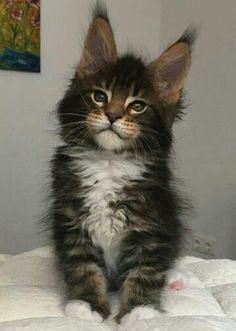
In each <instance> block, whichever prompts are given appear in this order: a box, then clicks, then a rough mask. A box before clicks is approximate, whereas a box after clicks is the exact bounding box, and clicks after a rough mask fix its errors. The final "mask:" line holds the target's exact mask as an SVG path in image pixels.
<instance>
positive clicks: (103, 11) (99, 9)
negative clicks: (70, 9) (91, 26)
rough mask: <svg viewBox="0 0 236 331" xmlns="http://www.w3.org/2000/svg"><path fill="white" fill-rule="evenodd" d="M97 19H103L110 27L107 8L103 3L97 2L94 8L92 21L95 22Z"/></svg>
mask: <svg viewBox="0 0 236 331" xmlns="http://www.w3.org/2000/svg"><path fill="white" fill-rule="evenodd" d="M97 18H102V19H103V20H104V21H106V22H107V23H108V24H109V25H110V20H109V16H108V13H107V8H106V5H105V3H104V2H102V1H96V3H95V6H94V7H93V8H92V21H95V20H96V19H97Z"/></svg>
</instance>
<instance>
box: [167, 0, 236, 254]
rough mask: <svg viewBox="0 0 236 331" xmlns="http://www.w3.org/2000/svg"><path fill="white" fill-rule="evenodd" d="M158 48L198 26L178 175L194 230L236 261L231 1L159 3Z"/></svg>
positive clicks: (235, 68)
mask: <svg viewBox="0 0 236 331" xmlns="http://www.w3.org/2000/svg"><path fill="white" fill-rule="evenodd" d="M161 9H162V10H161V44H162V46H163V47H164V45H165V46H166V45H167V43H168V42H172V41H173V40H174V39H175V38H176V37H178V36H180V34H181V33H182V32H183V31H184V30H185V28H186V26H187V25H189V24H191V23H195V24H200V26H201V30H200V36H199V38H198V42H197V44H196V51H195V56H194V62H193V66H192V69H191V73H190V76H189V80H188V84H187V87H188V89H189V91H190V93H189V99H190V100H191V101H192V105H191V107H190V108H189V111H188V115H187V116H186V117H185V120H184V121H183V122H182V124H178V125H176V137H177V144H176V145H177V146H176V150H177V153H178V156H179V163H178V166H179V169H180V170H179V172H180V175H181V177H182V178H184V180H185V182H186V183H187V187H188V191H189V192H191V194H192V198H193V201H194V205H195V206H196V215H195V217H193V220H192V222H191V224H190V225H191V226H192V229H193V231H194V232H196V233H200V234H207V235H210V236H213V237H215V238H216V239H217V247H216V254H217V257H231V258H236V245H235V236H236V148H235V143H236V130H235V125H236V106H235V105H236V103H235V96H236V84H235V80H236V24H235V13H236V1H235V0H227V1H222V0H198V1H196V0H178V1H176V0H162V2H161Z"/></svg>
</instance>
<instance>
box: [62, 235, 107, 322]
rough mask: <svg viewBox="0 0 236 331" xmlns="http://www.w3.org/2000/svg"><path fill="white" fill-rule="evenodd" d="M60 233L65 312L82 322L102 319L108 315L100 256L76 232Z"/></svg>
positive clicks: (105, 285) (83, 237)
mask: <svg viewBox="0 0 236 331" xmlns="http://www.w3.org/2000/svg"><path fill="white" fill-rule="evenodd" d="M58 232H59V233H61V231H58ZM62 233H63V237H61V236H60V237H59V236H57V243H56V251H57V255H58V259H59V265H60V267H61V270H62V271H63V273H64V280H65V283H66V289H67V300H68V302H67V305H66V307H65V311H66V313H67V315H70V316H74V317H75V316H76V317H79V318H81V319H89V320H97V321H99V320H102V319H104V318H106V317H107V316H108V315H109V314H110V308H109V300H108V295H107V279H106V277H105V275H104V272H103V265H104V261H103V257H102V254H101V252H99V250H98V249H97V248H96V247H94V246H93V244H92V242H91V240H90V238H89V237H86V236H85V235H84V233H82V231H80V230H79V229H75V230H73V229H71V230H70V231H68V232H66V231H65V230H64V229H63V232H62ZM101 316H102V318H101Z"/></svg>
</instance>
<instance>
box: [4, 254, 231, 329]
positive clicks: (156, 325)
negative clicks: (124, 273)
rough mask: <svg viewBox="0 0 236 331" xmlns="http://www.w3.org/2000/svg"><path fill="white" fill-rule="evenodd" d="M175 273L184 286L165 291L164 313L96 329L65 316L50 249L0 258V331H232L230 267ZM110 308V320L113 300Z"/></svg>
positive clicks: (184, 264)
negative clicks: (181, 276) (183, 278)
mask: <svg viewBox="0 0 236 331" xmlns="http://www.w3.org/2000/svg"><path fill="white" fill-rule="evenodd" d="M178 270H179V271H180V272H182V273H183V274H184V275H185V276H186V277H187V278H188V284H187V285H186V286H185V287H184V288H183V289H181V290H178V291H176V290H172V289H166V290H165V292H164V294H163V306H164V309H165V313H163V314H161V315H160V316H158V317H156V318H154V319H149V320H140V321H136V322H135V323H129V322H126V323H123V324H121V325H119V326H118V325H117V324H115V323H114V322H113V320H112V319H111V320H108V321H105V322H103V323H98V322H91V321H84V320H80V319H78V318H70V317H67V316H65V313H64V309H63V303H64V295H63V284H62V283H61V281H60V279H59V277H58V275H57V273H56V271H55V266H54V258H53V254H52V250H51V248H50V247H43V248H39V249H35V250H32V251H30V252H26V253H22V254H19V255H15V256H12V255H0V330H1V331H13V330H14V331H18V330H21V331H22V330H23V331H41V330H46V331H54V330H63V331H64V330H66V331H75V330H76V331H80V330H81V331H95V330H96V331H110V330H117V331H139V330H142V331H179V330H181V331H185V330H186V331H201V330H202V331H221V330H227V331H236V261H232V260H226V259H221V260H204V259H200V258H195V257H183V258H181V259H180V260H179V262H178ZM111 302H112V307H113V314H115V312H116V310H117V304H118V302H117V297H116V296H115V295H113V296H111Z"/></svg>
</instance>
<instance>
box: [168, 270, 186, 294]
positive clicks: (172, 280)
mask: <svg viewBox="0 0 236 331" xmlns="http://www.w3.org/2000/svg"><path fill="white" fill-rule="evenodd" d="M187 284H188V278H187V277H186V276H185V275H184V274H183V273H182V272H181V271H179V270H176V269H173V270H170V271H169V273H168V276H167V287H168V288H170V289H172V290H181V289H182V288H184V287H186V286H187Z"/></svg>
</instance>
